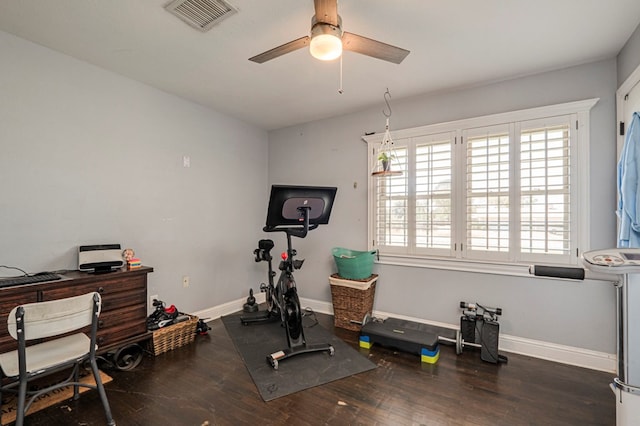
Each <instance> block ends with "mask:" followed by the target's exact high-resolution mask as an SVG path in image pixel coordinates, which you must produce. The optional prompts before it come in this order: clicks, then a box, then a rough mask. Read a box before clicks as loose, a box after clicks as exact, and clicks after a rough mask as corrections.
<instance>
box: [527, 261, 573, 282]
mask: <svg viewBox="0 0 640 426" xmlns="http://www.w3.org/2000/svg"><path fill="white" fill-rule="evenodd" d="M529 273H530V274H533V275H535V276H537V277H553V278H567V279H573V280H584V269H583V268H567V267H563V266H543V265H531V266H529Z"/></svg>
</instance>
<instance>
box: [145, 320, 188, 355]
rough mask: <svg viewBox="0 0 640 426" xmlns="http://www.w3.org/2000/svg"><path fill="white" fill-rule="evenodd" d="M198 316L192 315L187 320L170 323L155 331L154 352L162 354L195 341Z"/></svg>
mask: <svg viewBox="0 0 640 426" xmlns="http://www.w3.org/2000/svg"><path fill="white" fill-rule="evenodd" d="M197 325H198V317H196V316H191V318H189V319H188V320H187V321H182V322H179V323H177V324H173V325H169V326H167V327H164V328H161V329H159V330H156V331H154V332H153V354H154V355H160V354H162V353H165V352H167V351H170V350H173V349H176V348H179V347H181V346H184V345H187V344H189V343H193V341H194V339H195V338H196V326H197Z"/></svg>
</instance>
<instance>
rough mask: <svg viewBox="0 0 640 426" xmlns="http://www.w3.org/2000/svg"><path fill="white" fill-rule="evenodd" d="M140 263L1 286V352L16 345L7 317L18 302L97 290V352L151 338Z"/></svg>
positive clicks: (144, 272) (146, 270)
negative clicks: (99, 301) (135, 266)
mask: <svg viewBox="0 0 640 426" xmlns="http://www.w3.org/2000/svg"><path fill="white" fill-rule="evenodd" d="M150 272H153V268H151V267H148V266H143V267H141V268H139V269H133V270H131V271H129V270H126V269H122V270H116V271H114V272H109V273H105V274H89V273H86V272H79V271H72V272H69V273H66V274H64V275H62V279H61V280H57V281H48V282H42V283H36V284H26V285H20V286H16V287H4V288H0V353H2V352H6V351H10V350H14V349H16V348H17V344H16V341H15V340H14V339H13V338H12V337H11V336H9V332H8V330H7V316H8V315H9V312H10V311H11V310H12V309H13V308H14V307H15V306H17V305H21V304H25V303H31V302H42V301H46V300H55V299H61V298H64V297H71V296H77V295H80V294H84V293H88V292H90V291H97V292H98V293H100V295H101V296H102V312H101V314H100V322H99V328H98V351H99V353H105V352H108V351H109V350H113V349H116V348H119V347H121V346H124V345H127V344H130V343H135V342H140V341H142V340H145V339H148V338H150V337H151V333H149V332H148V331H147V324H146V319H147V274H149V273H150Z"/></svg>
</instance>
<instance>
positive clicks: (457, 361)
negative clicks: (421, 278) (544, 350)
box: [27, 314, 615, 426]
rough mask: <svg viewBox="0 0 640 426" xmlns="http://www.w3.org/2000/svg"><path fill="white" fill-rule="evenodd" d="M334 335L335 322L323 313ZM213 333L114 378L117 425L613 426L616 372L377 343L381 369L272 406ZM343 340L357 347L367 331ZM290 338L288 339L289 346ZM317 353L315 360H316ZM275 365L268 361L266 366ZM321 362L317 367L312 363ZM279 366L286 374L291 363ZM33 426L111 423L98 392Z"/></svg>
mask: <svg viewBox="0 0 640 426" xmlns="http://www.w3.org/2000/svg"><path fill="white" fill-rule="evenodd" d="M318 319H319V321H320V323H321V324H322V325H323V326H324V327H326V328H328V329H330V330H332V329H333V325H332V317H329V316H327V315H321V314H318ZM210 326H211V327H212V330H211V331H210V332H209V334H208V335H207V336H197V337H196V341H195V343H194V344H191V345H188V346H186V347H183V348H179V349H176V350H174V351H171V352H168V353H166V354H163V355H160V356H157V357H153V356H152V355H149V356H147V357H145V359H144V360H143V362H142V364H141V365H140V366H139V367H138V368H136V369H135V370H132V371H113V370H108V371H107V373H108V374H110V375H111V376H112V377H113V381H112V382H110V383H108V384H107V385H106V389H107V394H108V397H109V401H110V404H111V408H112V411H113V415H114V418H115V419H116V421H117V424H118V425H121V426H124V425H194V426H200V425H203V424H207V423H206V422H208V424H209V425H244V424H256V425H509V426H513V425H614V424H615V400H614V395H613V393H612V392H611V391H610V390H609V382H610V381H611V379H612V375H611V374H608V373H602V372H596V371H591V370H587V369H582V368H577V367H571V366H566V365H562V364H557V363H553V362H548V361H543V360H539V359H534V358H529V357H526V356H520V355H513V354H506V355H508V357H509V362H508V363H507V364H501V365H494V364H490V363H485V362H483V361H481V360H480V355H479V353H478V352H471V351H469V352H467V351H465V353H463V354H462V355H459V356H458V355H456V354H455V348H454V347H453V346H442V345H441V354H440V360H439V361H438V363H437V364H435V365H431V364H421V363H420V359H419V357H418V356H417V355H411V354H406V353H399V352H395V351H393V350H390V349H385V348H381V347H378V346H374V347H373V348H372V349H370V350H369V351H365V352H362V353H364V354H366V355H367V356H369V358H370V359H371V360H372V361H373V362H374V363H376V364H377V365H378V368H376V369H374V370H371V371H368V372H365V373H361V374H358V375H355V376H351V377H348V378H345V379H342V380H338V381H335V382H332V383H329V384H326V385H323V386H319V387H315V388H311V389H308V390H305V391H302V392H298V393H296V394H293V395H289V396H286V397H282V398H279V399H276V400H273V401H271V402H268V403H267V402H263V400H262V399H261V398H260V395H259V394H258V392H257V390H256V387H255V386H254V384H253V382H252V380H251V377H250V376H249V373H248V372H247V370H246V369H245V366H244V364H243V362H242V360H241V358H240V356H239V355H238V353H237V352H236V350H235V347H234V345H233V343H232V342H231V339H230V338H229V336H228V335H227V333H226V330H225V328H224V326H223V324H222V321H221V320H219V319H218V320H215V321H212V322H211V323H210ZM335 333H336V334H337V335H338V336H339V337H341V338H343V339H344V340H345V341H347V342H348V343H349V344H351V345H352V346H353V347H354V348H357V347H358V345H357V339H358V334H357V333H356V332H351V331H347V330H343V329H335ZM284 339H285V335H284V332H283V340H284ZM313 356H314V355H309V357H313ZM265 362H266V361H265ZM309 362H310V363H311V362H312V361H311V360H310V361H309ZM280 368H286V362H285V363H283V364H282V366H281V367H280ZM27 424H28V425H47V426H50V425H103V424H105V420H104V414H103V412H102V407H101V405H100V401H99V398H98V397H97V392H95V391H90V392H87V393H85V394H83V395H82V396H81V397H80V400H79V401H75V402H73V401H67V402H65V403H63V404H59V405H58V406H53V407H49V408H47V409H45V410H43V411H40V412H38V413H35V414H32V415H30V416H28V417H27Z"/></svg>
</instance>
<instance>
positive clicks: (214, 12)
mask: <svg viewBox="0 0 640 426" xmlns="http://www.w3.org/2000/svg"><path fill="white" fill-rule="evenodd" d="M164 8H165V9H167V11H169V13H172V14H174V15H176V16H177V17H178V18H180V19H182V20H183V21H184V22H186V23H187V24H189V25H191V26H192V27H193V28H196V29H198V30H200V31H202V32H205V31H209V30H210V29H211V27H213V26H214V25H216V24H218V23H220V22H221V21H222V20H224V19H225V18H227V17H229V16H231V15H233V14H234V13H236V12H237V11H238V10H237V9H236V8H235V7H233V6H231V5H230V4H229V3H227V2H226V1H224V0H174V1H172V2H170V3H169V4H167V5H166V6H165V7H164Z"/></svg>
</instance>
